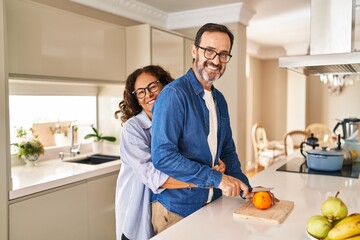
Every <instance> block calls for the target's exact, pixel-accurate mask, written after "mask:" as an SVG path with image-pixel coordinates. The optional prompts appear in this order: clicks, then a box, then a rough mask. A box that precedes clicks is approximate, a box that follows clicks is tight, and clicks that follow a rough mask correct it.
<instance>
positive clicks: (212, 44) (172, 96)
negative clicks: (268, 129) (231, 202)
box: [151, 23, 250, 232]
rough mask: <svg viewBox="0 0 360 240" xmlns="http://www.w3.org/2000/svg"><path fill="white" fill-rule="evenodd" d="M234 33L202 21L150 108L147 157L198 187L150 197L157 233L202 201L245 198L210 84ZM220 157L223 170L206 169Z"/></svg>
mask: <svg viewBox="0 0 360 240" xmlns="http://www.w3.org/2000/svg"><path fill="white" fill-rule="evenodd" d="M233 41H234V36H233V34H232V33H231V32H230V30H229V29H228V28H227V27H226V26H224V25H219V24H213V23H208V24H205V25H204V26H202V27H201V28H200V29H199V30H198V32H197V34H196V38H195V42H194V45H193V46H192V50H191V54H192V57H193V65H192V68H191V69H189V71H188V72H187V73H186V74H185V75H184V76H182V77H180V78H178V79H177V80H175V81H173V82H172V83H170V84H168V85H167V86H166V87H165V88H164V89H163V91H162V92H161V94H159V96H158V98H157V99H156V104H155V106H154V108H153V138H152V146H151V151H152V158H153V163H154V165H155V167H156V168H158V169H159V170H160V171H162V172H164V173H166V174H168V175H169V176H172V177H174V178H176V179H178V180H181V181H184V182H189V183H193V184H195V185H197V186H198V187H197V188H188V189H169V190H165V191H163V192H162V193H160V194H157V195H154V196H153V199H152V201H153V203H152V223H153V226H154V230H155V232H161V231H162V230H164V229H166V228H167V227H169V226H171V225H172V224H174V223H176V222H177V221H179V220H181V219H182V218H183V217H186V216H188V215H190V214H191V213H193V212H195V211H196V210H198V209H200V208H201V207H203V206H204V205H205V204H207V203H209V202H211V201H213V200H215V199H217V198H219V197H220V196H221V194H224V195H226V196H239V195H240V190H242V191H243V196H244V197H250V193H249V187H250V184H249V180H248V178H247V177H246V176H245V174H244V173H243V172H242V171H241V166H240V161H239V159H238V156H237V153H236V150H235V144H234V141H233V139H232V133H231V128H230V119H229V113H228V107H227V103H226V100H225V98H224V96H223V95H222V94H221V93H220V92H219V91H218V90H217V89H216V88H215V87H214V86H213V83H214V82H215V81H216V80H218V79H219V78H220V77H221V76H222V75H223V74H224V72H225V69H226V64H227V63H228V62H229V61H230V58H231V49H232V45H233ZM219 158H220V159H221V160H223V162H224V163H225V165H226V172H225V174H222V173H220V172H217V171H215V170H213V169H211V168H212V167H213V166H214V165H217V164H218V159H219Z"/></svg>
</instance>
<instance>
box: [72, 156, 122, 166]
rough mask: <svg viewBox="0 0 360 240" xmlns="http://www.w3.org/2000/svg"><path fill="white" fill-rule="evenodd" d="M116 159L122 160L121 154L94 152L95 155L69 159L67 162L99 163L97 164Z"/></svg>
mask: <svg viewBox="0 0 360 240" xmlns="http://www.w3.org/2000/svg"><path fill="white" fill-rule="evenodd" d="M115 160H120V156H113V155H104V154H94V155H90V156H87V157H86V158H83V159H78V160H73V161H67V162H72V163H82V164H90V165H97V164H102V163H107V162H111V161H115Z"/></svg>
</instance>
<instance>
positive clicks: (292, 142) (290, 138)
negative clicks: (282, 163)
mask: <svg viewBox="0 0 360 240" xmlns="http://www.w3.org/2000/svg"><path fill="white" fill-rule="evenodd" d="M308 137H310V132H308V131H304V130H293V131H290V132H288V133H286V134H285V136H284V152H285V156H288V155H289V154H291V153H293V152H294V151H296V150H298V149H300V145H301V143H302V142H305V141H306V139H307V138H308Z"/></svg>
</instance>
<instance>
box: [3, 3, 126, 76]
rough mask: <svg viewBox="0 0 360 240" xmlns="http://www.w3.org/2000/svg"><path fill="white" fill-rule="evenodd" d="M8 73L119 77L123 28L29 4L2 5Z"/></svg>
mask: <svg viewBox="0 0 360 240" xmlns="http://www.w3.org/2000/svg"><path fill="white" fill-rule="evenodd" d="M6 10H7V14H6V18H7V19H6V20H7V21H6V22H7V29H8V30H7V33H8V34H7V37H8V45H9V54H8V56H9V73H15V74H25V75H46V76H56V77H73V78H86V79H100V80H116V81H123V80H124V79H125V74H124V73H125V29H124V27H122V26H119V25H115V24H111V23H107V22H103V21H100V20H97V19H94V18H90V17H85V16H82V15H77V14H74V13H71V12H67V11H63V10H59V9H56V8H51V7H48V6H45V5H41V4H38V3H33V2H31V1H20V0H11V1H6Z"/></svg>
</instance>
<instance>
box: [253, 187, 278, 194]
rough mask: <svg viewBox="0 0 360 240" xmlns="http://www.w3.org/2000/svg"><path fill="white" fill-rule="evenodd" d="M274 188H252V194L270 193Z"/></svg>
mask: <svg viewBox="0 0 360 240" xmlns="http://www.w3.org/2000/svg"><path fill="white" fill-rule="evenodd" d="M273 189H274V188H273V187H267V188H265V187H254V188H250V192H253V193H254V192H268V191H271V190H273Z"/></svg>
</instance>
